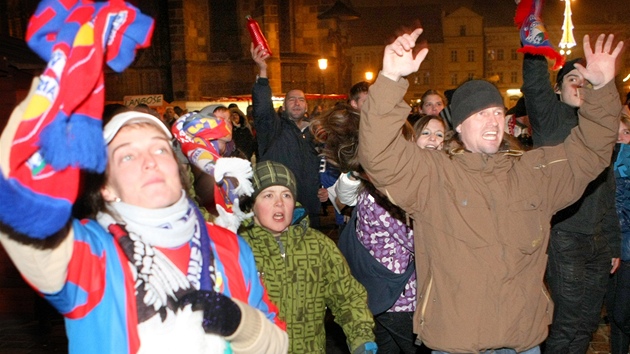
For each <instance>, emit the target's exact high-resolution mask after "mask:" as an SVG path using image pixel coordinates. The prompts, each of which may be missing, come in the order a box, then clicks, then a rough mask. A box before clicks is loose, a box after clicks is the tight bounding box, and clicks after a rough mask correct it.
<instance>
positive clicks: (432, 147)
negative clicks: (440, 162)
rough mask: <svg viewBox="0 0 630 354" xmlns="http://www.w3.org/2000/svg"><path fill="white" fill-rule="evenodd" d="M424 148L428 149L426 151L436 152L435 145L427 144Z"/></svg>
mask: <svg viewBox="0 0 630 354" xmlns="http://www.w3.org/2000/svg"><path fill="white" fill-rule="evenodd" d="M424 148H425V149H428V150H436V149H437V146H436V145H433V144H428V145H427V146H425V147H424Z"/></svg>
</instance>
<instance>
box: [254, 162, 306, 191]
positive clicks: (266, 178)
mask: <svg viewBox="0 0 630 354" xmlns="http://www.w3.org/2000/svg"><path fill="white" fill-rule="evenodd" d="M253 185H254V194H252V198H253V199H256V197H257V196H258V194H259V193H260V192H262V191H263V190H264V189H265V188H267V187H271V186H284V187H287V188H289V190H290V191H291V194H293V198H297V186H296V184H295V176H294V175H293V172H291V170H289V168H288V167H286V166H285V165H283V164H281V163H279V162H275V161H262V162H258V163H257V164H256V167H254V180H253Z"/></svg>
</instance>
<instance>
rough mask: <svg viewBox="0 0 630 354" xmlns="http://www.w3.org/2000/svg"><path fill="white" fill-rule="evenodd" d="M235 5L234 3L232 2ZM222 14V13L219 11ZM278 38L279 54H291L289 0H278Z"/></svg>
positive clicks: (291, 38)
mask: <svg viewBox="0 0 630 354" xmlns="http://www.w3.org/2000/svg"><path fill="white" fill-rule="evenodd" d="M234 2H235V3H236V1H234ZM220 12H223V11H220ZM278 12H279V16H278V22H279V24H278V25H279V26H278V29H279V31H278V36H279V40H280V51H281V52H293V35H292V34H293V28H294V27H295V26H294V21H295V20H294V18H295V16H293V9H292V6H291V0H278Z"/></svg>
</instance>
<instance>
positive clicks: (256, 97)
mask: <svg viewBox="0 0 630 354" xmlns="http://www.w3.org/2000/svg"><path fill="white" fill-rule="evenodd" d="M250 53H251V54H252V59H253V60H254V62H256V65H257V66H258V68H259V74H258V77H257V78H256V83H254V87H253V89H252V106H253V108H254V111H253V114H254V126H255V127H256V140H257V141H258V151H259V153H260V154H261V155H263V154H264V153H265V151H266V150H267V149H268V148H269V146H270V145H271V143H272V139H273V136H274V132H275V130H276V129H278V123H279V122H278V121H277V116H276V112H275V110H274V109H273V102H272V100H271V87H269V79H268V78H267V61H266V60H267V58H269V53H267V52H266V51H265V50H264V49H263V48H262V46H258V47H255V48H254V44H253V43H252V45H251V47H250Z"/></svg>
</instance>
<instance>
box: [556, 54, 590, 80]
mask: <svg viewBox="0 0 630 354" xmlns="http://www.w3.org/2000/svg"><path fill="white" fill-rule="evenodd" d="M575 63H579V64H582V65H584V64H585V63H584V59H582V58H576V59H573V60H569V61H568V62H566V63H564V65H563V66H562V68H560V70H559V71H558V75H556V84H557V85H559V84H560V83H561V82H562V79H564V76H565V75H566V74H568V73H570V72H571V71H573V69H575Z"/></svg>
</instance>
